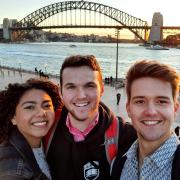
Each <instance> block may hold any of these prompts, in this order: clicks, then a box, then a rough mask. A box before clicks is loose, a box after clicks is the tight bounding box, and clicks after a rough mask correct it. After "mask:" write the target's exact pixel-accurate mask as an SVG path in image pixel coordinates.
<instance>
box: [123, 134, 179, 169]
mask: <svg viewBox="0 0 180 180" xmlns="http://www.w3.org/2000/svg"><path fill="white" fill-rule="evenodd" d="M178 144H179V141H178V139H177V137H176V135H175V134H174V133H173V134H172V135H171V137H170V138H169V139H167V140H166V141H165V142H164V143H163V144H162V145H161V146H160V147H159V148H158V149H157V150H156V151H155V152H154V153H152V154H151V155H149V156H147V157H146V158H149V159H150V160H151V161H153V162H154V163H155V164H156V165H157V166H158V167H159V168H160V169H162V168H163V167H164V165H166V163H168V162H169V160H171V158H173V155H174V153H175V151H176V149H177V146H178ZM137 151H138V140H136V141H135V142H134V143H133V144H132V146H131V147H130V148H129V150H128V151H127V153H126V156H127V158H128V159H130V160H136V161H138V158H137ZM146 158H145V159H146ZM145 159H144V160H145Z"/></svg>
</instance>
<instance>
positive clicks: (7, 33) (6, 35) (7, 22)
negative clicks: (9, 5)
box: [3, 18, 17, 41]
mask: <svg viewBox="0 0 180 180" xmlns="http://www.w3.org/2000/svg"><path fill="white" fill-rule="evenodd" d="M16 23H17V19H8V18H4V19H3V39H5V40H10V41H13V33H12V31H11V30H9V28H10V27H13V26H14V24H16Z"/></svg>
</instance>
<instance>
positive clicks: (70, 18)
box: [1, 1, 151, 42]
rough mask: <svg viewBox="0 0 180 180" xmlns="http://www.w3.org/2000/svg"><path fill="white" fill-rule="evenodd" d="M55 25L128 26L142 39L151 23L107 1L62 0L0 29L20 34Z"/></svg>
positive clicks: (12, 33)
mask: <svg viewBox="0 0 180 180" xmlns="http://www.w3.org/2000/svg"><path fill="white" fill-rule="evenodd" d="M56 28H104V29H105V28H114V29H128V30H129V31H131V32H132V33H133V34H134V35H135V36H136V37H137V38H139V39H140V40H142V41H143V42H146V41H147V38H148V34H149V30H150V28H151V27H150V26H148V23H147V22H146V21H144V20H142V19H140V18H137V17H134V16H132V15H130V14H127V13H125V12H123V11H121V10H119V9H116V8H113V7H110V6H107V5H103V4H99V3H95V2H88V1H63V2H58V3H54V4H50V5H48V6H45V7H42V8H40V9H38V10H36V11H34V12H32V13H31V14H29V15H27V16H26V17H24V18H23V19H22V20H20V21H18V22H15V23H13V24H12V25H11V26H7V27H6V28H5V29H4V28H3V31H7V32H8V33H9V34H11V36H15V35H16V36H20V35H21V34H23V33H25V32H26V33H27V32H30V31H31V30H42V29H56ZM1 31H2V29H1Z"/></svg>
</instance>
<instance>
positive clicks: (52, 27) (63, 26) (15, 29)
mask: <svg viewBox="0 0 180 180" xmlns="http://www.w3.org/2000/svg"><path fill="white" fill-rule="evenodd" d="M58 28H103V29H106V28H109V29H146V30H149V29H151V26H107V25H102V26H99V25H61V26H30V27H11V28H9V29H10V30H12V31H18V30H22V31H23V30H42V29H58ZM161 29H162V30H180V26H163V27H161ZM1 32H3V28H0V33H1Z"/></svg>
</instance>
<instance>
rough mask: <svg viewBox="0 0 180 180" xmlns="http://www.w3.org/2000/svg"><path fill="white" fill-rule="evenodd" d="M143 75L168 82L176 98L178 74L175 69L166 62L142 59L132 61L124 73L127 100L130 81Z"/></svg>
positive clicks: (179, 79) (179, 80) (129, 94)
mask: <svg viewBox="0 0 180 180" xmlns="http://www.w3.org/2000/svg"><path fill="white" fill-rule="evenodd" d="M143 77H151V78H157V79H160V80H162V81H166V82H169V83H170V84H171V87H172V96H173V99H174V100H176V95H177V93H178V92H179V83H180V76H179V74H178V73H177V72H176V70H175V69H174V68H173V67H171V66H168V65H166V64H162V63H159V62H157V61H148V60H142V61H137V62H136V63H134V64H133V65H132V66H131V67H130V69H129V70H128V72H127V75H126V93H127V98H128V102H129V101H130V98H131V86H132V83H133V82H134V81H135V80H137V79H139V78H143Z"/></svg>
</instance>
